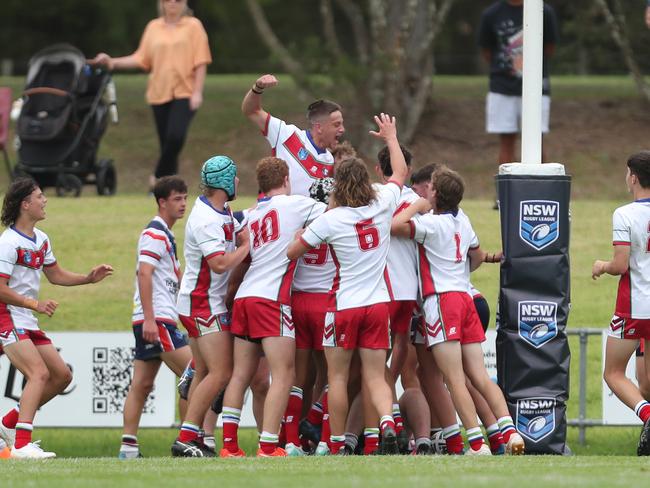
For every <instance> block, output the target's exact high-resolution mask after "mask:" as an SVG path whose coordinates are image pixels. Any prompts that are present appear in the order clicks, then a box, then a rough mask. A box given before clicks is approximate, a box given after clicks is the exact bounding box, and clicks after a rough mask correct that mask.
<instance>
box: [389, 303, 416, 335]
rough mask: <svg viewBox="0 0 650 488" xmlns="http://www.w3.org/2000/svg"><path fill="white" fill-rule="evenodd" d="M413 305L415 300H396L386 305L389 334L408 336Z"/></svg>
mask: <svg viewBox="0 0 650 488" xmlns="http://www.w3.org/2000/svg"><path fill="white" fill-rule="evenodd" d="M415 305H416V301H415V300H396V301H394V302H389V303H388V313H389V314H390V332H391V334H408V332H409V330H410V328H411V318H412V317H413V310H415Z"/></svg>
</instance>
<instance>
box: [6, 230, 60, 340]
mask: <svg viewBox="0 0 650 488" xmlns="http://www.w3.org/2000/svg"><path fill="white" fill-rule="evenodd" d="M54 264H56V259H55V257H54V254H53V253H52V246H51V245H50V240H49V239H48V237H47V235H46V234H45V233H44V232H41V231H40V230H38V229H34V237H29V236H27V235H25V234H23V233H22V232H20V231H19V230H17V229H15V228H14V227H13V226H11V227H9V228H8V229H7V230H5V231H4V232H3V233H2V235H1V236H0V277H2V278H6V279H7V280H8V281H7V285H8V286H9V288H11V289H12V290H13V291H15V292H16V293H18V294H19V295H22V296H24V297H28V298H33V299H34V300H38V291H39V289H40V287H41V270H42V269H43V267H44V266H46V267H47V266H53V265H54ZM0 320H2V321H7V320H10V321H11V322H12V323H13V325H14V327H17V328H21V329H27V330H38V320H37V319H36V317H35V316H34V313H33V312H32V311H31V310H29V309H27V308H23V307H18V306H16V305H7V304H5V303H0Z"/></svg>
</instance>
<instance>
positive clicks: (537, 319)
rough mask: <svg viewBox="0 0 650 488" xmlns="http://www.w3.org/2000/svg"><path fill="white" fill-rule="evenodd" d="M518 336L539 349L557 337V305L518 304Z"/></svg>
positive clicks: (535, 301) (527, 301)
mask: <svg viewBox="0 0 650 488" xmlns="http://www.w3.org/2000/svg"><path fill="white" fill-rule="evenodd" d="M518 309H519V336H520V337H521V338H522V339H523V340H525V341H526V342H527V343H528V344H530V345H531V346H533V347H535V348H537V349H539V348H540V347H542V346H543V345H544V344H546V343H547V342H549V341H551V340H552V339H553V338H554V337H555V336H557V303H555V302H541V301H537V300H526V301H523V302H519V305H518Z"/></svg>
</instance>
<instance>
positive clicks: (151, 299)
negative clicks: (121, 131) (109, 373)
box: [119, 176, 192, 459]
mask: <svg viewBox="0 0 650 488" xmlns="http://www.w3.org/2000/svg"><path fill="white" fill-rule="evenodd" d="M153 194H154V197H155V199H156V203H157V205H158V213H157V215H156V216H155V217H154V218H153V220H152V221H151V222H149V224H147V226H146V227H145V229H144V230H143V231H142V233H141V234H140V239H139V241H138V264H137V270H136V279H135V294H134V297H133V319H132V322H133V334H134V336H135V360H134V361H133V378H132V380H131V385H130V387H129V393H128V395H127V397H126V401H125V402H124V431H123V434H122V445H121V447H120V453H119V457H120V459H131V458H137V457H141V453H140V447H139V445H138V438H137V434H138V424H139V423H140V417H141V415H142V409H143V408H144V404H145V401H146V399H147V397H148V396H149V393H151V390H152V389H153V385H154V381H155V379H156V375H157V374H158V371H159V370H160V365H161V363H165V364H166V365H167V367H168V368H169V369H171V370H172V371H173V372H174V374H175V375H176V376H181V374H182V373H183V369H184V368H185V365H186V364H187V363H188V362H189V361H190V359H191V358H192V353H191V352H190V348H189V347H188V344H187V340H186V339H185V336H184V335H183V333H182V332H180V331H179V330H178V328H177V325H176V324H177V321H178V311H177V308H176V298H177V295H178V289H179V286H180V281H181V270H180V263H179V261H178V253H177V250H176V240H175V238H174V234H172V227H173V226H174V224H175V223H176V221H178V220H179V219H182V218H183V215H185V206H186V203H187V185H186V184H185V182H184V181H183V180H182V179H181V178H179V177H178V176H164V177H162V178H161V179H159V180H158V181H157V182H156V184H155V186H154V188H153Z"/></svg>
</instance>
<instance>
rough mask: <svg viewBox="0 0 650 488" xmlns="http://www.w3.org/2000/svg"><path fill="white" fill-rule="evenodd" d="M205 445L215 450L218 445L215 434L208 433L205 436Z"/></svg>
mask: <svg viewBox="0 0 650 488" xmlns="http://www.w3.org/2000/svg"><path fill="white" fill-rule="evenodd" d="M203 445H204V446H205V447H207V448H208V449H212V450H213V451H214V450H215V449H216V447H217V441H216V439H215V438H214V436H213V435H207V436H205V437H204V438H203Z"/></svg>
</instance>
